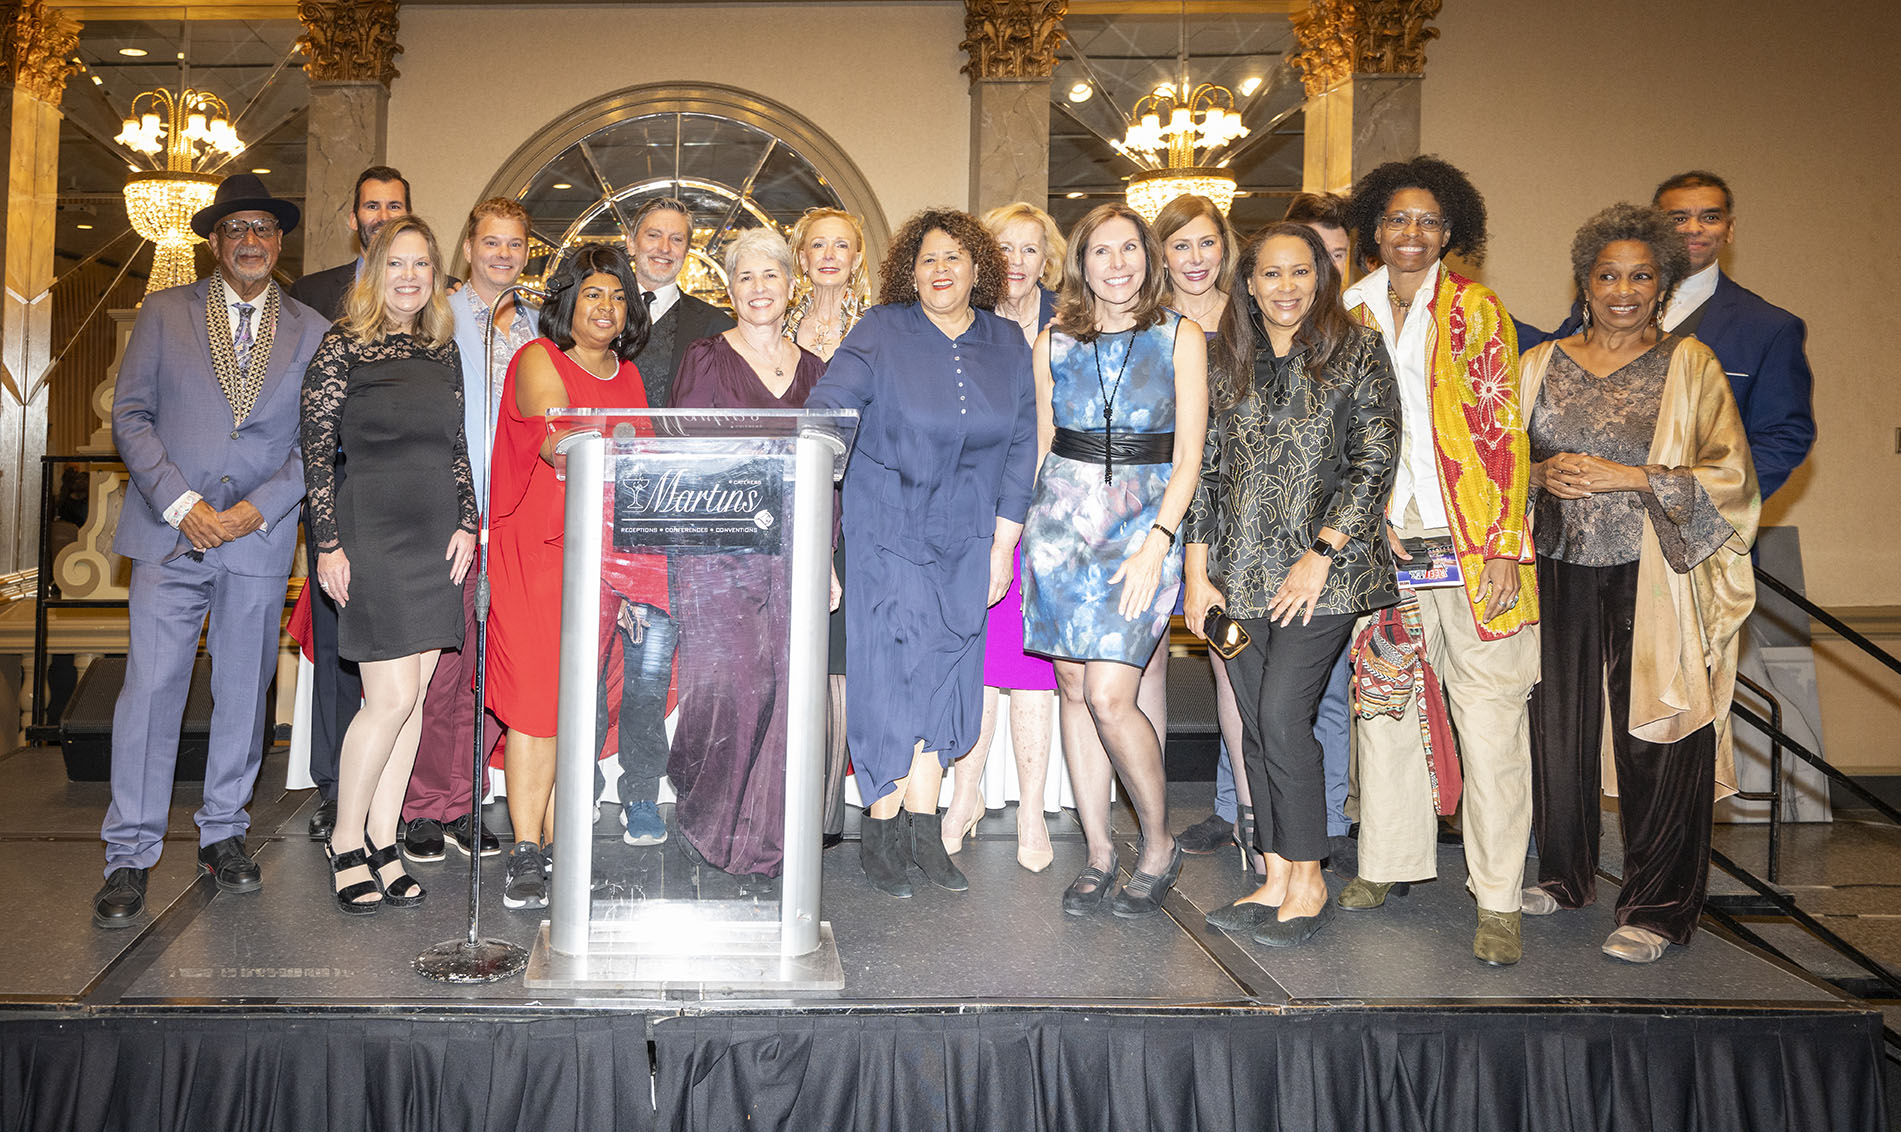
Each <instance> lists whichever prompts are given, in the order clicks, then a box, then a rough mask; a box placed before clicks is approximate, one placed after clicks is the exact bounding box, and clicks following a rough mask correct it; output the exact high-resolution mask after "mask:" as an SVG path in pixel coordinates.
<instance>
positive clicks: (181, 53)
mask: <svg viewBox="0 0 1901 1132" xmlns="http://www.w3.org/2000/svg"><path fill="white" fill-rule="evenodd" d="M178 57H179V58H180V59H183V58H184V57H185V53H184V52H183V51H180V52H179V53H178Z"/></svg>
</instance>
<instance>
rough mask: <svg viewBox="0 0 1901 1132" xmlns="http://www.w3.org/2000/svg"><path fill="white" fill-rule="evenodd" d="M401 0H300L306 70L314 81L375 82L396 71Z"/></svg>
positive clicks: (387, 79)
mask: <svg viewBox="0 0 1901 1132" xmlns="http://www.w3.org/2000/svg"><path fill="white" fill-rule="evenodd" d="M398 7H400V5H399V4H398V2H397V0H299V3H298V5H297V18H298V19H299V20H301V21H303V25H304V34H303V35H302V36H301V37H299V38H298V40H297V47H298V49H299V50H301V51H302V52H303V53H304V73H305V74H307V75H309V76H310V80H311V81H312V82H375V83H382V84H383V85H384V86H388V85H389V84H390V81H391V80H392V79H394V78H395V77H396V75H397V73H398V72H397V70H396V55H397V53H398V52H400V51H402V49H403V45H402V44H400V43H398V42H396V32H397V31H398V29H399V26H400V22H401V21H400V19H399V18H398V16H397V8H398Z"/></svg>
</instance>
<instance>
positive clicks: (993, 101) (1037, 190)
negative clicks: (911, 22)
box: [970, 78, 1050, 216]
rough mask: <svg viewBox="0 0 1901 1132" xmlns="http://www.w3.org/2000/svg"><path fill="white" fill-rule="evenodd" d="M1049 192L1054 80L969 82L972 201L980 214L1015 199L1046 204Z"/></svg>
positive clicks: (972, 207)
mask: <svg viewBox="0 0 1901 1132" xmlns="http://www.w3.org/2000/svg"><path fill="white" fill-rule="evenodd" d="M1049 195H1050V81H1049V80H1048V79H1047V78H1042V79H979V80H978V81H976V82H974V83H971V84H970V207H971V210H972V211H973V212H975V213H976V214H977V215H979V216H981V215H983V214H984V212H985V211H987V210H989V209H992V208H995V207H997V206H998V205H1000V204H1009V203H1010V202H1011V201H1018V200H1026V201H1029V202H1030V203H1031V204H1033V205H1035V206H1036V207H1038V208H1043V207H1045V203H1044V202H1046V201H1047V200H1048V199H1049Z"/></svg>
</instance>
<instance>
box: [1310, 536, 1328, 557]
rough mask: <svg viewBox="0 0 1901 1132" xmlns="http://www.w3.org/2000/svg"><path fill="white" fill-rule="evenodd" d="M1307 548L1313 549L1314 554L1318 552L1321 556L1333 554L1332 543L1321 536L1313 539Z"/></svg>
mask: <svg viewBox="0 0 1901 1132" xmlns="http://www.w3.org/2000/svg"><path fill="white" fill-rule="evenodd" d="M1307 549H1308V550H1311V551H1313V552H1314V553H1315V554H1318V555H1319V556H1320V557H1322V558H1332V557H1333V555H1334V550H1333V544H1332V543H1330V542H1328V541H1327V540H1326V539H1323V538H1316V539H1314V544H1313V545H1312V546H1310V547H1308V548H1307Z"/></svg>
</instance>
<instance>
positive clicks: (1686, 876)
mask: <svg viewBox="0 0 1901 1132" xmlns="http://www.w3.org/2000/svg"><path fill="white" fill-rule="evenodd" d="M1689 264H1690V253H1689V251H1688V250H1687V248H1686V247H1685V246H1684V241H1683V236H1682V235H1681V234H1680V233H1678V232H1677V230H1676V225H1675V223H1674V222H1672V221H1671V220H1670V218H1669V217H1667V216H1665V215H1664V214H1663V213H1661V212H1658V211H1657V210H1655V209H1652V208H1638V207H1636V206H1635V205H1629V204H1619V205H1614V206H1612V207H1610V208H1607V209H1605V210H1604V211H1603V212H1600V213H1598V214H1597V215H1596V216H1594V217H1592V218H1591V219H1590V221H1588V222H1587V223H1586V224H1585V225H1584V227H1583V228H1581V229H1580V230H1579V231H1578V234H1577V238H1576V239H1575V240H1573V241H1572V244H1571V269H1572V273H1573V276H1574V278H1575V279H1576V281H1577V286H1578V292H1579V294H1580V296H1581V297H1582V298H1583V300H1584V327H1583V329H1582V330H1581V331H1579V332H1578V333H1577V334H1574V335H1572V336H1571V337H1569V338H1561V339H1556V340H1553V341H1550V342H1545V343H1542V344H1541V345H1539V346H1537V347H1535V348H1533V349H1532V350H1531V351H1530V352H1528V353H1527V354H1526V355H1525V360H1524V367H1523V373H1524V376H1525V382H1524V404H1525V410H1526V416H1527V418H1528V420H1529V422H1530V424H1529V426H1528V427H1529V430H1530V435H1531V455H1532V459H1533V460H1534V461H1535V463H1533V465H1532V469H1531V482H1532V486H1533V488H1534V489H1535V490H1536V495H1535V500H1536V507H1535V510H1534V512H1533V519H1534V530H1535V531H1536V535H1537V542H1538V589H1539V592H1540V593H1541V594H1542V595H1543V597H1544V600H1545V603H1546V604H1545V628H1544V641H1543V651H1544V656H1543V662H1544V663H1543V668H1544V679H1543V682H1542V683H1540V684H1539V685H1538V687H1537V688H1535V689H1534V690H1533V691H1532V695H1531V705H1532V710H1531V754H1532V762H1531V766H1532V784H1533V796H1534V799H1535V809H1534V811H1533V821H1532V829H1533V831H1534V832H1535V833H1536V834H1537V838H1538V885H1537V887H1535V888H1528V889H1526V890H1525V894H1524V904H1523V907H1524V910H1525V911H1526V912H1527V913H1529V914H1531V915H1534V916H1536V915H1544V914H1546V913H1550V912H1555V911H1556V910H1558V909H1559V908H1577V907H1581V906H1583V905H1585V904H1589V903H1591V902H1592V900H1594V899H1595V898H1596V895H1597V876H1596V871H1597V861H1598V842H1599V837H1598V832H1599V830H1598V818H1599V814H1598V785H1599V781H1598V767H1599V757H1600V751H1601V749H1602V746H1601V743H1602V740H1601V736H1602V735H1603V734H1604V732H1605V730H1606V728H1605V726H1604V719H1603V716H1604V711H1603V707H1602V705H1604V704H1605V702H1606V701H1607V700H1608V702H1609V705H1610V727H1609V728H1608V730H1609V732H1610V740H1611V747H1612V754H1613V761H1614V762H1615V765H1616V769H1617V787H1618V790H1617V792H1618V794H1619V795H1620V803H1619V813H1620V815H1621V818H1622V821H1621V823H1620V824H1621V828H1622V831H1623V835H1624V869H1623V873H1624V881H1623V884H1622V885H1620V886H1619V888H1618V893H1617V912H1616V918H1617V925H1618V926H1617V930H1616V931H1614V932H1612V933H1611V935H1610V938H1609V939H1607V940H1605V941H1604V952H1605V954H1607V955H1609V956H1611V957H1612V958H1614V959H1622V960H1624V961H1626V962H1630V963H1651V962H1655V961H1656V960H1658V959H1661V958H1663V955H1664V951H1665V949H1666V947H1667V946H1668V945H1669V944H1673V943H1674V944H1687V943H1689V942H1690V937H1691V935H1692V934H1694V933H1695V931H1696V924H1697V919H1698V918H1699V917H1700V916H1701V915H1702V912H1703V900H1704V893H1705V889H1706V886H1707V884H1708V880H1709V873H1710V811H1711V806H1712V805H1713V803H1714V801H1715V799H1716V798H1717V797H1718V796H1720V795H1724V794H1729V793H1733V792H1734V791H1735V789H1736V785H1735V783H1736V778H1735V769H1734V766H1733V764H1732V763H1731V760H1730V757H1729V706H1730V696H1731V693H1732V692H1733V691H1734V689H1735V683H1736V633H1737V630H1738V629H1740V628H1741V627H1742V623H1743V620H1744V619H1745V618H1746V617H1748V616H1749V611H1750V609H1751V608H1752V607H1753V606H1754V604H1755V596H1756V581H1755V575H1754V573H1753V571H1752V570H1751V568H1750V564H1749V547H1750V544H1751V543H1752V542H1753V541H1755V535H1756V522H1757V517H1758V513H1759V510H1760V508H1761V505H1762V500H1761V496H1760V495H1759V494H1758V492H1757V489H1756V471H1755V467H1754V465H1752V464H1751V463H1750V459H1749V438H1748V437H1747V436H1746V435H1745V434H1744V431H1743V424H1742V417H1741V416H1740V415H1739V414H1738V413H1737V411H1736V401H1735V398H1734V397H1733V396H1732V394H1731V392H1730V386H1729V378H1728V377H1727V376H1726V375H1725V374H1724V373H1723V366H1722V363H1720V362H1718V361H1717V360H1716V355H1715V354H1713V353H1711V352H1710V350H1709V348H1708V347H1707V346H1705V345H1703V343H1701V342H1698V341H1697V340H1696V339H1694V338H1683V337H1679V336H1677V335H1674V334H1669V333H1666V332H1665V331H1664V330H1663V328H1662V325H1661V323H1660V321H1659V320H1660V317H1661V314H1662V311H1663V309H1664V306H1665V304H1666V303H1668V302H1669V299H1670V292H1671V291H1672V290H1673V289H1674V288H1675V287H1676V285H1677V283H1678V282H1679V281H1680V280H1681V279H1682V278H1683V277H1684V276H1685V275H1687V274H1689Z"/></svg>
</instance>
